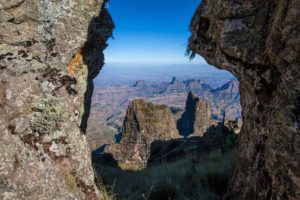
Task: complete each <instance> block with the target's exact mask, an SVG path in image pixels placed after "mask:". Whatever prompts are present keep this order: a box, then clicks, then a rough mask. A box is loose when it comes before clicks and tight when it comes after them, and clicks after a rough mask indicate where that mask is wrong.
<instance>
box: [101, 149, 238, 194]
mask: <svg viewBox="0 0 300 200" xmlns="http://www.w3.org/2000/svg"><path fill="white" fill-rule="evenodd" d="M235 155H236V151H235V150H232V151H229V152H227V153H226V154H225V155H222V154H221V152H219V151H216V152H212V153H210V154H208V155H204V156H201V157H188V158H183V159H181V160H178V161H175V162H173V163H166V164H162V165H158V166H154V167H150V168H146V169H144V170H141V171H124V170H121V169H119V168H112V167H108V166H100V165H99V166H97V167H96V168H97V171H98V173H99V174H101V178H102V180H103V185H106V186H112V185H113V190H112V189H111V190H110V191H113V192H114V193H115V196H114V198H115V199H130V200H139V199H141V200H145V199H147V200H164V199H166V200H169V199H172V200H173V199H174V200H175V199H176V200H177V199H178V200H185V199H189V200H202V199H203V200H206V199H221V198H222V195H223V194H224V193H225V191H226V189H227V185H228V181H229V179H230V177H231V173H232V169H233V163H234V160H235ZM110 195H111V194H110Z"/></svg>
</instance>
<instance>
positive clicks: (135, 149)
mask: <svg viewBox="0 0 300 200" xmlns="http://www.w3.org/2000/svg"><path fill="white" fill-rule="evenodd" d="M178 136H179V134H178V131H177V129H176V123H175V120H174V118H173V116H172V113H171V109H170V108H169V107H168V106H166V105H156V104H153V103H151V102H147V101H145V100H142V99H139V100H134V101H132V102H131V103H130V105H129V106H128V109H127V112H126V117H125V120H124V124H123V131H122V139H121V142H120V144H117V145H111V146H108V147H107V152H112V153H113V155H114V157H115V158H116V160H118V161H119V163H120V164H121V165H124V167H126V165H128V166H130V165H136V166H141V167H143V166H146V164H147V160H148V159H149V156H150V150H151V143H152V142H154V141H155V140H163V141H164V140H170V139H175V138H178Z"/></svg>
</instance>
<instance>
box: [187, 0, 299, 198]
mask: <svg viewBox="0 0 300 200" xmlns="http://www.w3.org/2000/svg"><path fill="white" fill-rule="evenodd" d="M299 18H300V1H298V0H291V1H278V0H270V1H259V0H255V1H254V0H251V1H250V0H243V1H215V0H213V1H202V5H201V6H200V7H199V8H198V10H197V11H196V13H195V15H194V17H193V19H192V22H191V32H192V35H191V37H190V41H189V46H190V49H191V50H192V51H193V53H192V56H193V55H194V54H195V53H198V54H201V55H202V56H204V57H205V58H206V60H207V61H208V62H209V63H210V64H213V65H215V66H217V67H219V68H222V69H226V70H229V71H230V72H232V73H233V74H234V75H235V76H236V77H237V78H238V80H239V81H240V92H241V105H242V110H243V126H242V129H241V132H240V142H239V149H240V152H239V156H238V160H237V164H236V167H235V171H234V175H233V178H232V181H231V184H230V187H229V190H228V194H227V196H226V199H300V171H299V169H300V159H299V155H300V146H299V144H300V130H299V121H300V112H299V107H300V81H299V80H300V59H299V56H300V38H299V35H300V21H299Z"/></svg>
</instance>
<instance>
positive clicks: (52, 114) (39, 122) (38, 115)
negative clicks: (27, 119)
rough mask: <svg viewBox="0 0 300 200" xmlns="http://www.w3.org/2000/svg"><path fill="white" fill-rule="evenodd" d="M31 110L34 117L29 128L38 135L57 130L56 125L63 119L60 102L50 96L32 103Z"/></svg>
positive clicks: (62, 109)
mask: <svg viewBox="0 0 300 200" xmlns="http://www.w3.org/2000/svg"><path fill="white" fill-rule="evenodd" d="M32 110H33V111H34V112H35V115H34V117H33V118H32V120H31V126H32V128H33V129H34V130H35V131H37V132H38V133H40V134H49V133H51V132H53V131H54V130H55V129H56V128H57V124H58V123H59V122H62V121H63V119H64V108H63V104H62V101H61V100H60V99H58V98H57V97H53V96H50V95H49V96H47V97H46V98H44V99H40V100H38V101H36V102H34V103H33V105H32Z"/></svg>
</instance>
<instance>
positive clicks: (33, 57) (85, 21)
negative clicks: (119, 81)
mask: <svg viewBox="0 0 300 200" xmlns="http://www.w3.org/2000/svg"><path fill="white" fill-rule="evenodd" d="M113 27H114V25H113V22H112V20H111V17H110V16H109V14H108V13H107V11H106V10H105V8H104V5H103V1H102V0H100V1H94V0H86V1H73V0H71V1H49V0H39V1H34V0H26V1H24V0H12V1H8V0H1V1H0V105H1V110H0V115H1V118H0V198H1V199H102V194H101V193H100V192H99V191H98V189H97V188H96V186H95V183H94V174H93V169H92V166H91V161H90V150H89V148H88V144H87V141H86V138H85V136H84V135H83V134H82V132H84V129H85V126H84V124H85V123H86V120H87V117H88V113H89V111H88V108H89V100H90V99H89V98H90V95H91V92H92V90H93V85H92V79H93V78H94V77H95V76H96V75H97V74H98V72H99V70H100V68H101V66H102V65H103V54H102V51H103V50H104V48H105V47H106V41H107V39H108V38H109V37H110V36H111V34H112V29H113ZM84 103H85V104H84ZM83 105H85V106H83ZM80 125H81V130H80V128H79V126H80Z"/></svg>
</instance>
